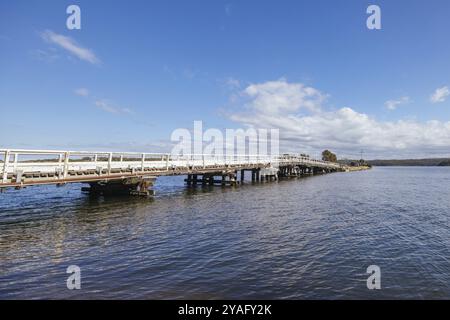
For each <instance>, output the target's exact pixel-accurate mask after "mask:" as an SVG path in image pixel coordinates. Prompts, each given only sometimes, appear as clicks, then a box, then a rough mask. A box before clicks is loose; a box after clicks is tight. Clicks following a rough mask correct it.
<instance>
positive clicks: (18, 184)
mask: <svg viewBox="0 0 450 320" xmlns="http://www.w3.org/2000/svg"><path fill="white" fill-rule="evenodd" d="M0 155H1V157H0V159H1V161H0V166H1V170H2V171H1V176H0V178H1V180H0V190H5V189H6V188H16V189H21V188H24V187H27V186H34V185H43V184H55V185H58V186H61V185H64V184H67V183H86V184H89V187H83V188H82V190H83V191H89V192H90V193H92V194H108V193H126V194H132V195H143V196H148V195H153V190H151V186H152V185H153V183H154V181H155V179H156V178H157V177H160V176H173V175H186V176H187V178H186V179H185V181H186V183H187V185H188V186H196V185H198V184H201V185H216V184H219V185H222V186H224V185H237V184H239V183H240V182H243V181H244V177H245V172H250V173H251V180H252V181H253V182H262V181H272V180H277V179H278V178H279V177H292V176H302V175H312V174H319V173H320V174H322V173H331V172H336V171H346V167H345V166H343V165H341V164H338V163H333V162H327V161H322V160H317V159H311V158H309V157H307V156H301V155H292V154H284V155H281V156H276V157H274V156H258V155H232V156H229V155H217V156H214V155H203V154H191V155H172V154H163V153H136V152H92V151H67V150H23V149H0Z"/></svg>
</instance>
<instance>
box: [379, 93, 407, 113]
mask: <svg viewBox="0 0 450 320" xmlns="http://www.w3.org/2000/svg"><path fill="white" fill-rule="evenodd" d="M410 102H411V99H410V98H409V97H406V96H405V97H401V98H400V99H397V100H388V101H386V102H385V103H384V105H385V106H386V108H388V109H389V110H395V109H397V107H398V106H400V105H402V104H407V103H410Z"/></svg>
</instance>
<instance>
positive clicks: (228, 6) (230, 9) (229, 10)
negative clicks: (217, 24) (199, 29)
mask: <svg viewBox="0 0 450 320" xmlns="http://www.w3.org/2000/svg"><path fill="white" fill-rule="evenodd" d="M232 12H233V6H232V5H231V3H228V4H226V5H225V14H226V15H227V16H231V13H232Z"/></svg>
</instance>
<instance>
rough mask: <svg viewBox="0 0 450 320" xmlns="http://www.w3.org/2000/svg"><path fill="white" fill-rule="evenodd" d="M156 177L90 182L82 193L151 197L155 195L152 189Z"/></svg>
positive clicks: (83, 188)
mask: <svg viewBox="0 0 450 320" xmlns="http://www.w3.org/2000/svg"><path fill="white" fill-rule="evenodd" d="M155 180H156V177H152V176H148V177H147V176H146V177H132V178H126V179H119V180H108V181H97V182H89V187H82V188H81V190H82V191H86V192H89V194H91V195H96V196H100V195H104V196H109V195H133V196H143V197H149V196H153V195H155V192H154V190H152V189H151V187H152V186H153V185H154V182H155Z"/></svg>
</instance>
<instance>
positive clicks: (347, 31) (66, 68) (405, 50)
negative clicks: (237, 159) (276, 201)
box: [0, 0, 450, 158]
mask: <svg viewBox="0 0 450 320" xmlns="http://www.w3.org/2000/svg"><path fill="white" fill-rule="evenodd" d="M70 4H76V5H78V6H80V8H81V30H68V29H67V27H66V19H67V17H68V15H67V14H66V8H67V6H68V5H70ZM370 4H376V5H379V6H380V8H381V13H382V16H381V17H382V18H381V21H382V29H381V30H369V29H367V27H366V19H367V17H368V15H367V14H366V8H367V7H368V6H369V5H370ZM449 9H450V2H448V1H445V0H443V1H436V0H434V1H418V0H416V1H351V0H347V1H345V2H344V1H341V2H338V1H256V0H241V1H219V0H209V1H206V0H204V1H200V0H195V1H181V0H180V1H167V0H165V1H136V0H133V1H99V0H96V1H11V2H6V1H2V2H1V3H0V48H1V50H0V110H1V115H2V116H1V118H2V119H3V121H2V123H1V125H0V147H13V148H35V149H41V148H58V149H59V148H65V149H79V150H85V149H113V150H130V151H131V150H142V149H145V150H142V151H150V152H151V151H162V150H164V149H165V148H167V141H168V140H169V139H170V134H171V132H172V131H173V130H174V129H176V128H192V126H193V121H194V120H202V121H203V122H204V126H205V127H214V128H219V129H224V128H240V127H243V128H245V127H248V126H255V127H258V126H260V127H277V128H279V129H280V136H281V138H282V140H283V141H284V143H282V147H283V148H285V149H286V150H288V151H298V152H302V151H304V150H305V151H308V152H311V153H314V152H317V151H318V150H323V149H325V148H330V149H332V150H335V151H336V152H338V155H341V156H348V157H351V156H353V155H357V154H359V151H360V150H361V149H364V150H365V152H366V153H367V154H368V156H370V157H372V158H381V157H421V156H437V155H440V156H448V153H449V152H448V151H447V150H448V149H449V148H448V146H449V145H450V98H448V99H447V97H448V96H449V93H448V88H449V87H450V59H449V57H450V41H448V33H449V31H450V19H449V15H450V10H449ZM68 44H69V45H72V47H70V48H69V49H68V47H67V45H68ZM278 103H279V104H278ZM262 106H263V107H262Z"/></svg>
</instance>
